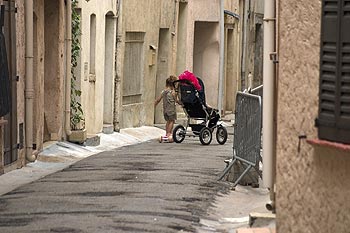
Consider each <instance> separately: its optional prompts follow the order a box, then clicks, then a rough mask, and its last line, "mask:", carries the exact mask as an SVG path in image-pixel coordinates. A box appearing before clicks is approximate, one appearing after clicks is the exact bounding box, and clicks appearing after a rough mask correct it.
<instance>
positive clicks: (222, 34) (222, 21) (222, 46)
mask: <svg viewBox="0 0 350 233" xmlns="http://www.w3.org/2000/svg"><path fill="white" fill-rule="evenodd" d="M224 10H225V9H224V0H221V1H220V55H219V66H220V68H219V96H218V110H219V113H220V114H222V112H223V107H222V106H223V103H222V100H223V86H224V84H223V82H224V66H225V64H224V60H225V59H224V58H225V15H224Z"/></svg>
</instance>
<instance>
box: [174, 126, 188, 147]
mask: <svg viewBox="0 0 350 233" xmlns="http://www.w3.org/2000/svg"><path fill="white" fill-rule="evenodd" d="M185 136H186V130H185V128H184V127H183V126H182V125H178V126H176V127H175V128H174V130H173V140H174V142H176V143H181V142H182V141H183V140H184V139H185Z"/></svg>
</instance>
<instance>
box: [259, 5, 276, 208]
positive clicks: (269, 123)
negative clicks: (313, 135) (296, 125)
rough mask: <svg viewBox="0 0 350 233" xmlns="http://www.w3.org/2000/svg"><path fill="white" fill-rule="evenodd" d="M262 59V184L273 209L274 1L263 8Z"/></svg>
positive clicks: (268, 205) (269, 205)
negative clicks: (267, 189) (268, 193)
mask: <svg viewBox="0 0 350 233" xmlns="http://www.w3.org/2000/svg"><path fill="white" fill-rule="evenodd" d="M264 8H265V9H264V59H263V85H264V87H263V88H264V98H263V106H264V107H263V130H262V131H263V161H264V163H263V184H264V186H265V187H267V188H269V189H270V199H271V203H269V204H267V207H268V208H269V207H271V208H273V209H274V206H275V204H274V202H275V200H274V199H275V198H274V183H275V153H276V152H275V148H274V142H275V134H274V130H275V126H274V110H275V109H274V95H275V93H274V92H275V64H274V62H273V60H272V59H271V57H272V56H273V55H274V54H275V21H276V18H275V0H265V6H264Z"/></svg>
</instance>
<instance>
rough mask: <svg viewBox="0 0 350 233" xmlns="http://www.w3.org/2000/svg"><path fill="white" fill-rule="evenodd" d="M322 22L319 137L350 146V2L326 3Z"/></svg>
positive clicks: (328, 1) (341, 0) (330, 1)
mask: <svg viewBox="0 0 350 233" xmlns="http://www.w3.org/2000/svg"><path fill="white" fill-rule="evenodd" d="M321 20H322V21H321V54H320V89H319V115H318V119H317V120H316V126H317V127H318V137H319V138H320V139H324V140H329V141H334V142H341V143H347V144H350V30H349V28H348V27H349V25H350V0H323V1H322V19H321Z"/></svg>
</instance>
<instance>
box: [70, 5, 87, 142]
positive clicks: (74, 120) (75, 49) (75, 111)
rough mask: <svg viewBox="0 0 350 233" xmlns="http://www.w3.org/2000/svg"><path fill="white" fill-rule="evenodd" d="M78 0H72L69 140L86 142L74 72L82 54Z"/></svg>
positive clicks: (79, 93)
mask: <svg viewBox="0 0 350 233" xmlns="http://www.w3.org/2000/svg"><path fill="white" fill-rule="evenodd" d="M77 4H78V0H72V58H71V74H72V79H71V102H70V109H71V114H70V126H71V130H72V134H71V135H69V137H68V140H69V141H71V142H77V143H84V142H85V140H86V137H87V134H86V129H85V118H84V111H83V108H82V106H81V103H80V96H81V90H79V89H78V87H77V81H78V80H77V76H76V74H75V72H74V70H75V68H76V67H77V66H78V58H79V56H80V50H81V46H80V40H79V37H80V35H81V28H80V25H81V19H80V15H79V14H78V13H77V11H76V6H77Z"/></svg>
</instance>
